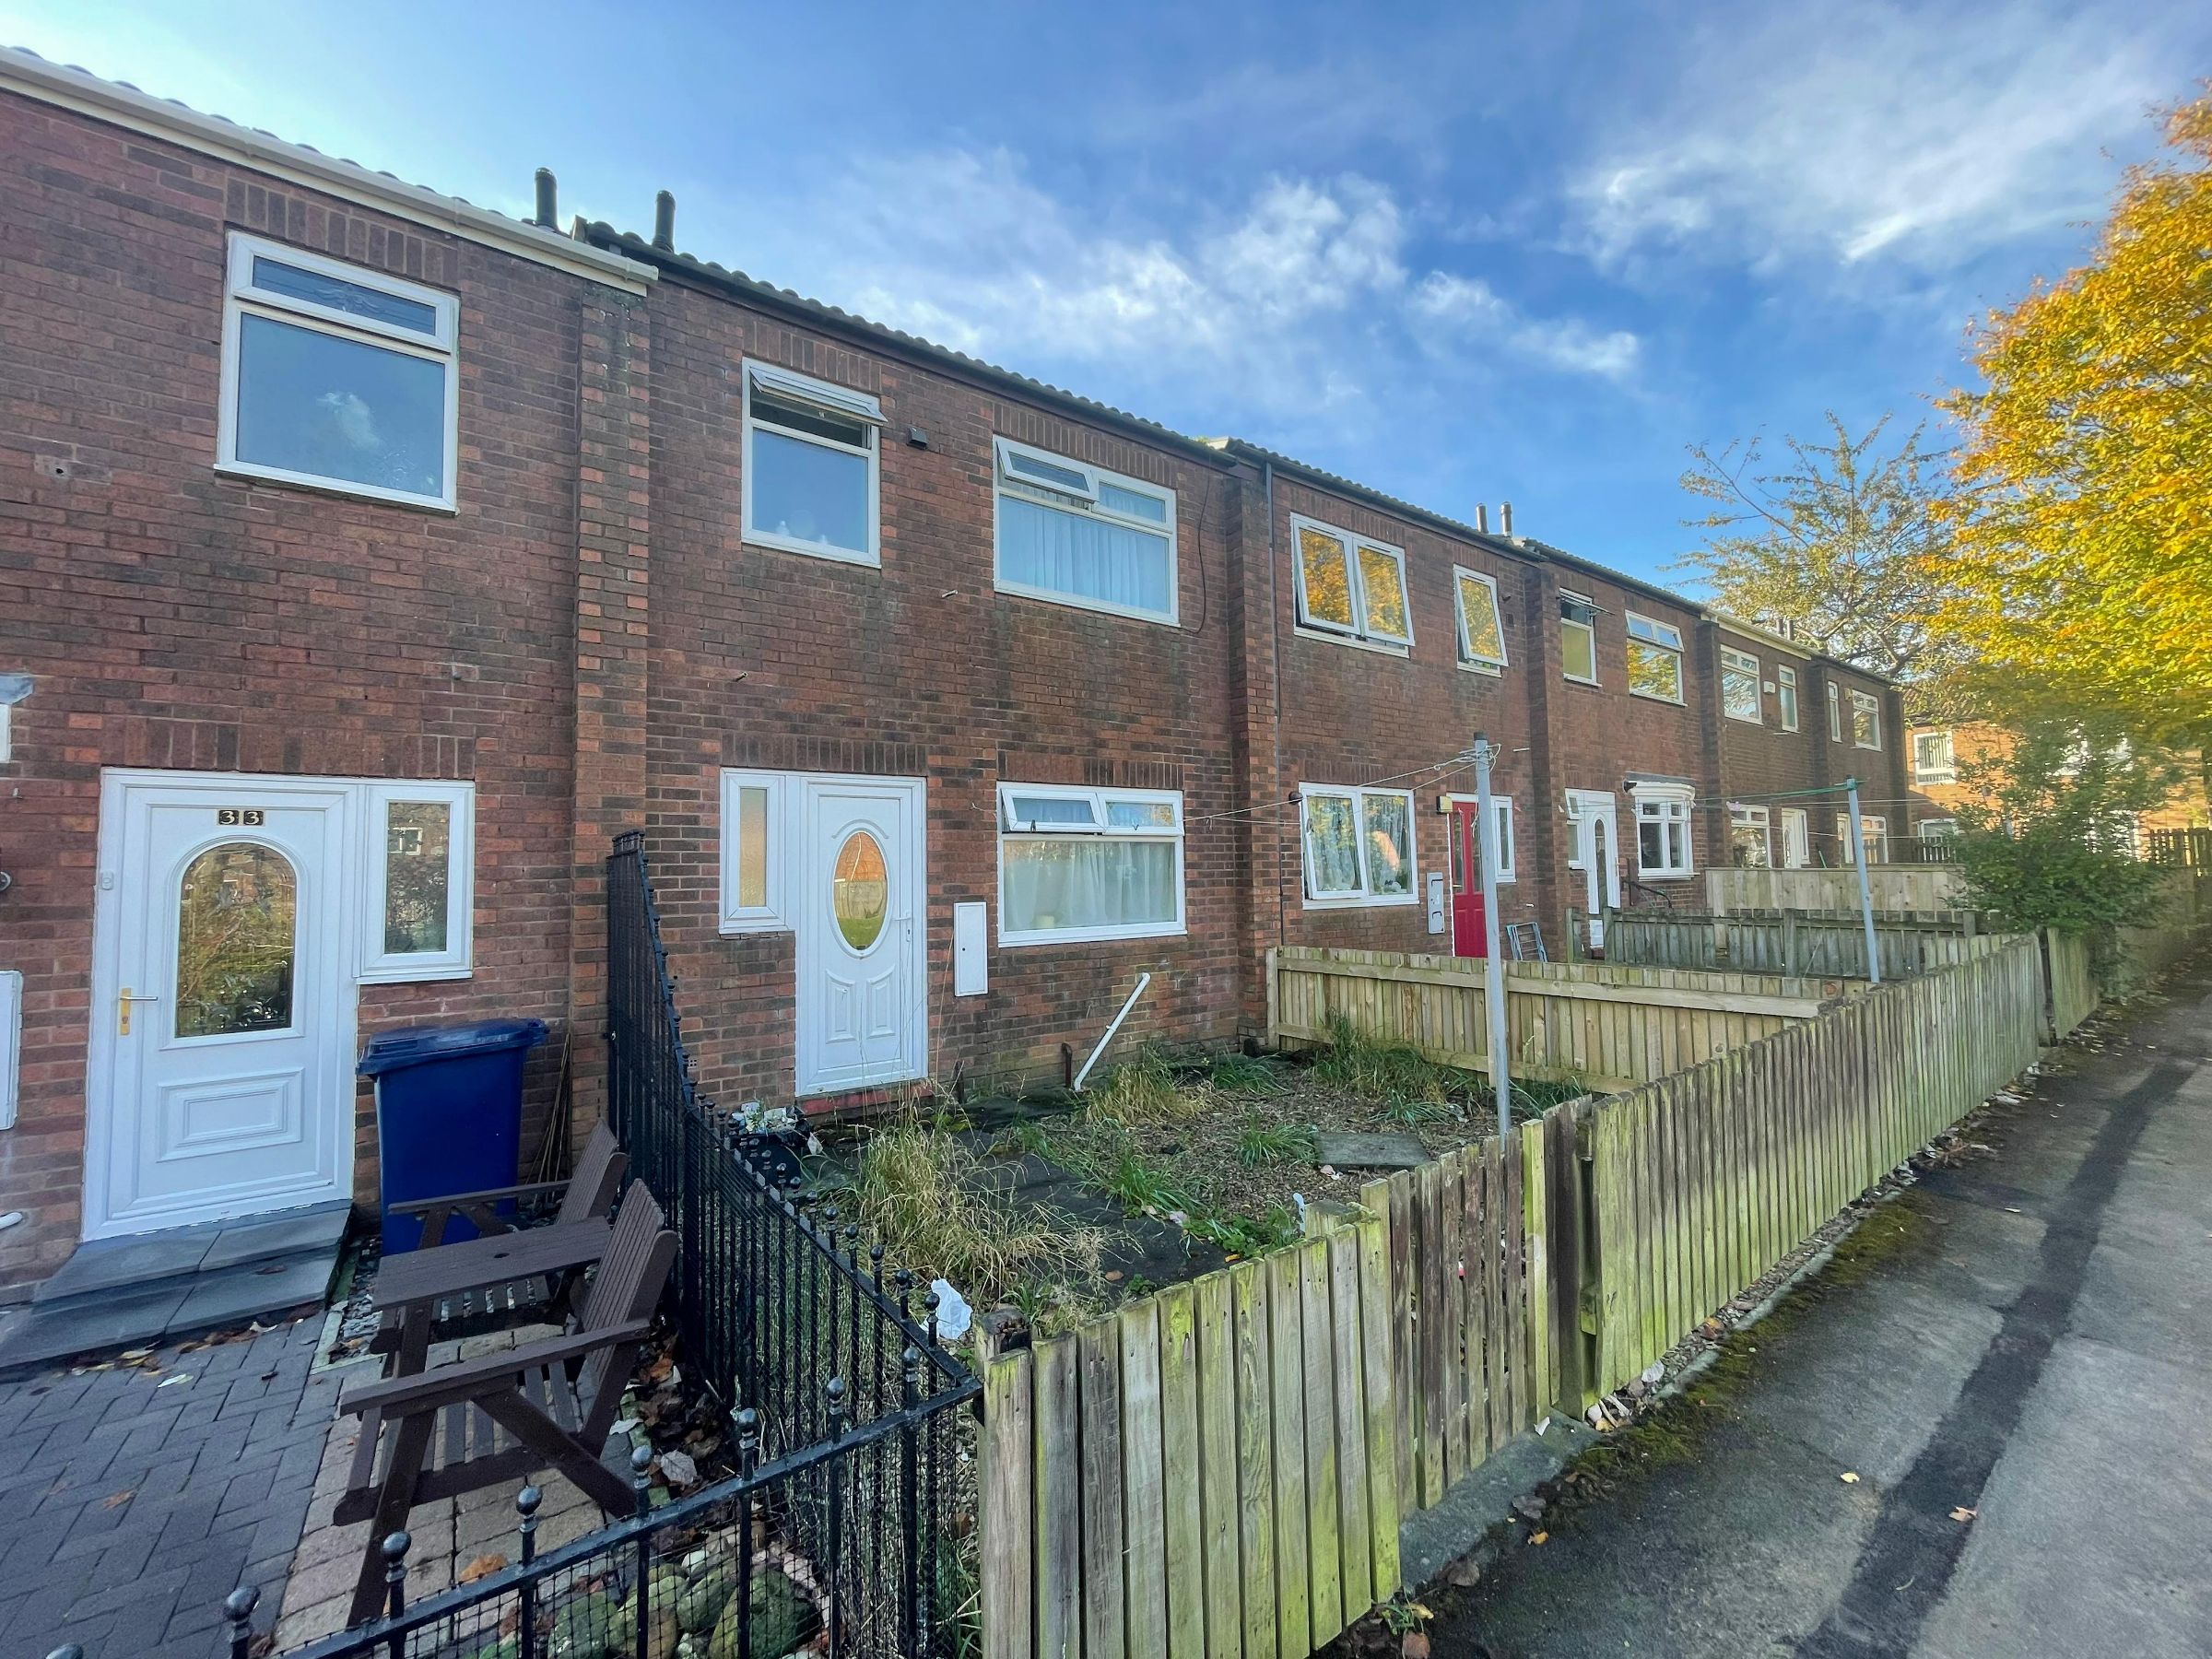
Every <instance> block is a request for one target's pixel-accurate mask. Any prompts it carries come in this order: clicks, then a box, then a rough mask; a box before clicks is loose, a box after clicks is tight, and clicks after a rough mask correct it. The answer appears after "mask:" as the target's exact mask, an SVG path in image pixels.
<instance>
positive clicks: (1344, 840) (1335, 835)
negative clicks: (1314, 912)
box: [1306, 794, 1359, 898]
mask: <svg viewBox="0 0 2212 1659" xmlns="http://www.w3.org/2000/svg"><path fill="white" fill-rule="evenodd" d="M1306 872H1307V879H1308V880H1309V881H1310V882H1311V883H1312V893H1313V895H1314V897H1315V898H1326V897H1328V896H1329V895H1331V894H1341V893H1356V892H1358V891H1359V829H1358V827H1357V825H1356V824H1355V823H1354V822H1353V813H1352V799H1351V797H1350V796H1349V795H1324V794H1315V795H1308V796H1307V797H1306Z"/></svg>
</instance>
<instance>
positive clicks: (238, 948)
mask: <svg viewBox="0 0 2212 1659" xmlns="http://www.w3.org/2000/svg"><path fill="white" fill-rule="evenodd" d="M299 895H300V883H299V877H297V875H296V874H295V873H294V871H293V869H292V865H291V861H290V860H289V859H288V858H286V857H285V855H284V854H283V853H279V852H277V849H276V848H274V847H265V846H263V845H261V844H260V843H259V842H256V841H226V842H225V843H224V844H223V845H221V846H219V847H210V848H208V849H207V850H206V852H205V853H200V854H199V855H198V856H197V857H196V858H194V860H193V861H192V862H191V863H190V864H189V865H185V866H184V879H183V881H182V883H181V884H180V886H179V888H178V893H177V978H176V987H177V1035H178V1036H180V1037H229V1036H235V1035H237V1034H239V1033H241V1032H245V1031H281V1030H287V1029H288V1027H289V1026H290V1025H291V1023H292V963H293V959H294V958H295V956H296V955H297V954H298V947H299V927H298V922H299Z"/></svg>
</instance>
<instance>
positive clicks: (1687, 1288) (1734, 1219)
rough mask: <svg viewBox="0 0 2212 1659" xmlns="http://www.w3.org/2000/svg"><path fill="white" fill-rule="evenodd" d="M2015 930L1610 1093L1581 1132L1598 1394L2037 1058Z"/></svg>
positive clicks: (2031, 1000)
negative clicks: (1731, 1048)
mask: <svg viewBox="0 0 2212 1659" xmlns="http://www.w3.org/2000/svg"><path fill="white" fill-rule="evenodd" d="M2042 1006H2043V986H2042V968H2041V957H2040V953H2039V952H2038V950H2037V948H2036V945H2035V942H2034V941H2033V940H2032V939H2027V938H2015V939H2010V940H2006V941H2004V942H2002V943H2000V944H1999V945H1998V946H1997V947H1995V948H1994V949H1991V950H1989V951H1988V952H1986V953H1985V954H1983V955H1981V956H1979V957H1977V958H1976V959H1973V960H1971V961H1969V962H1963V963H1960V964H1959V965H1957V966H1955V967H1953V968H1951V969H1949V970H1947V971H1943V972H1940V973H1931V974H1927V975H1925V976H1924V977H1921V978H1918V979H1911V980H1902V981H1899V982H1896V983H1893V984H1887V985H1883V986H1881V987H1879V988H1877V990H1874V991H1872V992H1870V993H1869V994H1866V995H1865V996H1861V997H1855V998H1853V999H1851V1000H1850V1001H1848V1002H1844V1003H1842V1004H1840V1005H1838V1006H1836V1007H1834V1008H1833V1009H1831V1010H1830V1012H1829V1013H1827V1014H1825V1015H1824V1016H1822V1018H1820V1019H1819V1020H1818V1021H1815V1022H1812V1023H1809V1024H1805V1025H1799V1026H1795V1027H1793V1028H1792V1029H1790V1030H1786V1031H1782V1032H1778V1033H1777V1034H1776V1035H1774V1036H1772V1037H1769V1038H1767V1039H1765V1040H1764V1041H1759V1042H1757V1043H1754V1044H1753V1045H1752V1046H1751V1047H1749V1048H1747V1049H1744V1050H1742V1051H1740V1052H1738V1053H1731V1054H1724V1055H1723V1056H1722V1057H1721V1058H1719V1059H1717V1060H1714V1061H1712V1062H1709V1063H1708V1064H1706V1065H1701V1066H1699V1067H1697V1068H1696V1069H1694V1070H1691V1071H1688V1072H1685V1073H1683V1074H1682V1075H1681V1076H1679V1077H1668V1078H1666V1079H1665V1080H1663V1081H1661V1082H1658V1083H1654V1084H1652V1085H1650V1086H1649V1087H1647V1088H1640V1089H1638V1090H1636V1091H1635V1092H1634V1093H1632V1094H1626V1095H1619V1096H1616V1097H1614V1098H1613V1099H1612V1100H1607V1101H1606V1102H1605V1103H1604V1105H1603V1107H1602V1108H1600V1109H1599V1110H1597V1111H1595V1112H1592V1113H1591V1114H1590V1115H1589V1117H1588V1119H1587V1123H1586V1137H1587V1142H1588V1151H1589V1155H1590V1163H1591V1205H1592V1212H1593V1226H1592V1238H1593V1240H1594V1256H1595V1260H1594V1262H1593V1263H1592V1264H1590V1265H1588V1266H1587V1267H1586V1268H1585V1274H1586V1275H1587V1276H1588V1277H1590V1278H1594V1282H1595V1286H1596V1299H1595V1300H1596V1308H1597V1317H1596V1321H1595V1324H1596V1335H1597V1344H1596V1354H1595V1360H1594V1378H1595V1382H1596V1386H1597V1387H1599V1388H1600V1389H1607V1388H1614V1387H1618V1385H1619V1384H1621V1383H1622V1382H1627V1381H1628V1380H1629V1379H1630V1378H1631V1377H1633V1376H1635V1375H1636V1374H1637V1373H1638V1372H1640V1371H1642V1370H1643V1369H1644V1368H1645V1367H1646V1366H1648V1365H1649V1364H1651V1362H1652V1361H1653V1360H1654V1359H1657V1358H1659V1356H1660V1355H1661V1354H1663V1353H1665V1351H1666V1350H1667V1348H1669V1347H1672V1346H1673V1345H1674V1344H1675V1343H1676V1342H1677V1341H1679V1340H1680V1339H1681V1337H1682V1335H1683V1334H1684V1333H1685V1332H1687V1331H1688V1330H1690V1329H1691V1328H1692V1327H1694V1326H1695V1325H1696V1324H1698V1322H1699V1321H1700V1320H1701V1319H1703V1318H1704V1317H1705V1316H1706V1315H1707V1314H1709V1313H1711V1312H1712V1310H1713V1309H1715V1308H1717V1307H1720V1306H1721V1305H1722V1304H1723V1303H1724V1302H1726V1301H1727V1300H1728V1299H1729V1298H1730V1297H1732V1296H1735V1294H1736V1293H1737V1292H1738V1291H1740V1290H1742V1289H1743V1288H1745V1287H1746V1286H1747V1285H1749V1284H1750V1283H1752V1282H1753V1281H1754V1280H1756V1279H1757V1278H1758V1277H1759V1276H1760V1275H1761V1274H1763V1273H1765V1272H1766V1270H1767V1269H1768V1268H1769V1267H1771V1266H1772V1265H1774V1263H1775V1262H1777V1261H1778V1260H1780V1259H1781V1258H1782V1257H1783V1255H1784V1254H1786V1253H1788V1252H1789V1251H1791V1250H1792V1249H1794V1248H1795V1246H1796V1245H1797V1244H1798V1242H1799V1241H1802V1240H1803V1239H1804V1238H1805V1237H1806V1235H1807V1234H1809V1233H1811V1232H1812V1231H1814V1230H1816V1229H1818V1227H1819V1226H1820V1225H1821V1224H1822V1223H1823V1222H1825V1221H1826V1220H1827V1219H1828V1218H1830V1216H1832V1215H1834V1214H1835V1213H1836V1212H1837V1211H1838V1210H1840V1209H1841V1208H1842V1207H1843V1206H1844V1205H1845V1204H1847V1203H1849V1202H1850V1201H1851V1199H1852V1198H1853V1196H1854V1195H1856V1194H1859V1193H1861V1192H1863V1191H1864V1190H1865V1188H1866V1187H1868V1186H1870V1185H1871V1184H1873V1183H1874V1182H1876V1181H1877V1180H1879V1179H1880V1178H1881V1177H1882V1175H1883V1174H1884V1173H1885V1172H1886V1171H1889V1170H1891V1169H1894V1168H1895V1167H1896V1166H1897V1165H1898V1164H1899V1163H1900V1162H1902V1161H1903V1160H1904V1159H1906V1158H1907V1157H1909V1156H1910V1155H1911V1154H1912V1151H1913V1149H1914V1148H1916V1147H1921V1146H1923V1145H1924V1144H1925V1143H1926V1142H1927V1141H1928V1140H1929V1139H1930V1138H1932V1137H1933V1136H1934V1135H1936V1134H1937V1133H1938V1132H1940V1131H1941V1130H1942V1129H1944V1128H1945V1127H1947V1125H1949V1124H1952V1123H1954V1122H1956V1121H1957V1120H1958V1119H1959V1116H1960V1115H1962V1114H1963V1113H1964V1112H1967V1111H1969V1110H1970V1109H1971V1108H1972V1107H1973V1106H1974V1105H1976V1104H1977V1103H1978V1102H1980V1101H1981V1100H1983V1099H1985V1098H1986V1097H1987V1096H1988V1095H1989V1093H1990V1092H1991V1091H1992V1090H1993V1089H1994V1088H1998V1087H2000V1086H2001V1085H2002V1084H2004V1083H2005V1082H2006V1080H2007V1079H2008V1078H2011V1077H2017V1076H2018V1075H2019V1073H2021V1072H2022V1071H2024V1070H2026V1069H2027V1067H2028V1066H2029V1065H2030V1063H2032V1062H2033V1061H2034V1059H2035V1057H2036V1054H2037V1053H2038V1050H2039V1045H2040V1042H2041V1037H2042V1032H2043V1021H2042Z"/></svg>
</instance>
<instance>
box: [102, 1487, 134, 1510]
mask: <svg viewBox="0 0 2212 1659" xmlns="http://www.w3.org/2000/svg"><path fill="white" fill-rule="evenodd" d="M137 1496H138V1488H136V1487H125V1488H123V1490H122V1491H120V1492H110V1493H109V1494H108V1495H107V1496H106V1497H105V1498H102V1499H101V1500H100V1508H101V1509H121V1508H122V1507H123V1506H124V1504H126V1503H128V1502H129V1501H130V1500H132V1499H134V1498H135V1497H137Z"/></svg>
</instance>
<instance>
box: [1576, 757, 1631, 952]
mask: <svg viewBox="0 0 2212 1659" xmlns="http://www.w3.org/2000/svg"><path fill="white" fill-rule="evenodd" d="M1567 811H1568V814H1569V818H1570V822H1571V825H1572V828H1573V831H1574V856H1573V857H1572V858H1570V859H1569V860H1568V861H1567V867H1568V868H1569V869H1571V870H1580V871H1581V872H1582V873H1583V895H1582V896H1583V914H1584V915H1585V916H1587V917H1588V918H1589V929H1590V947H1591V948H1592V949H1593V950H1602V949H1603V948H1605V943H1606V906H1607V905H1611V906H1613V907H1614V908H1616V909H1618V908H1619V905H1620V830H1619V820H1618V818H1617V817H1616V816H1615V813H1614V806H1613V797H1612V795H1611V794H1609V793H1607V792H1606V791H1605V790H1602V789H1571V790H1569V791H1568V792H1567Z"/></svg>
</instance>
